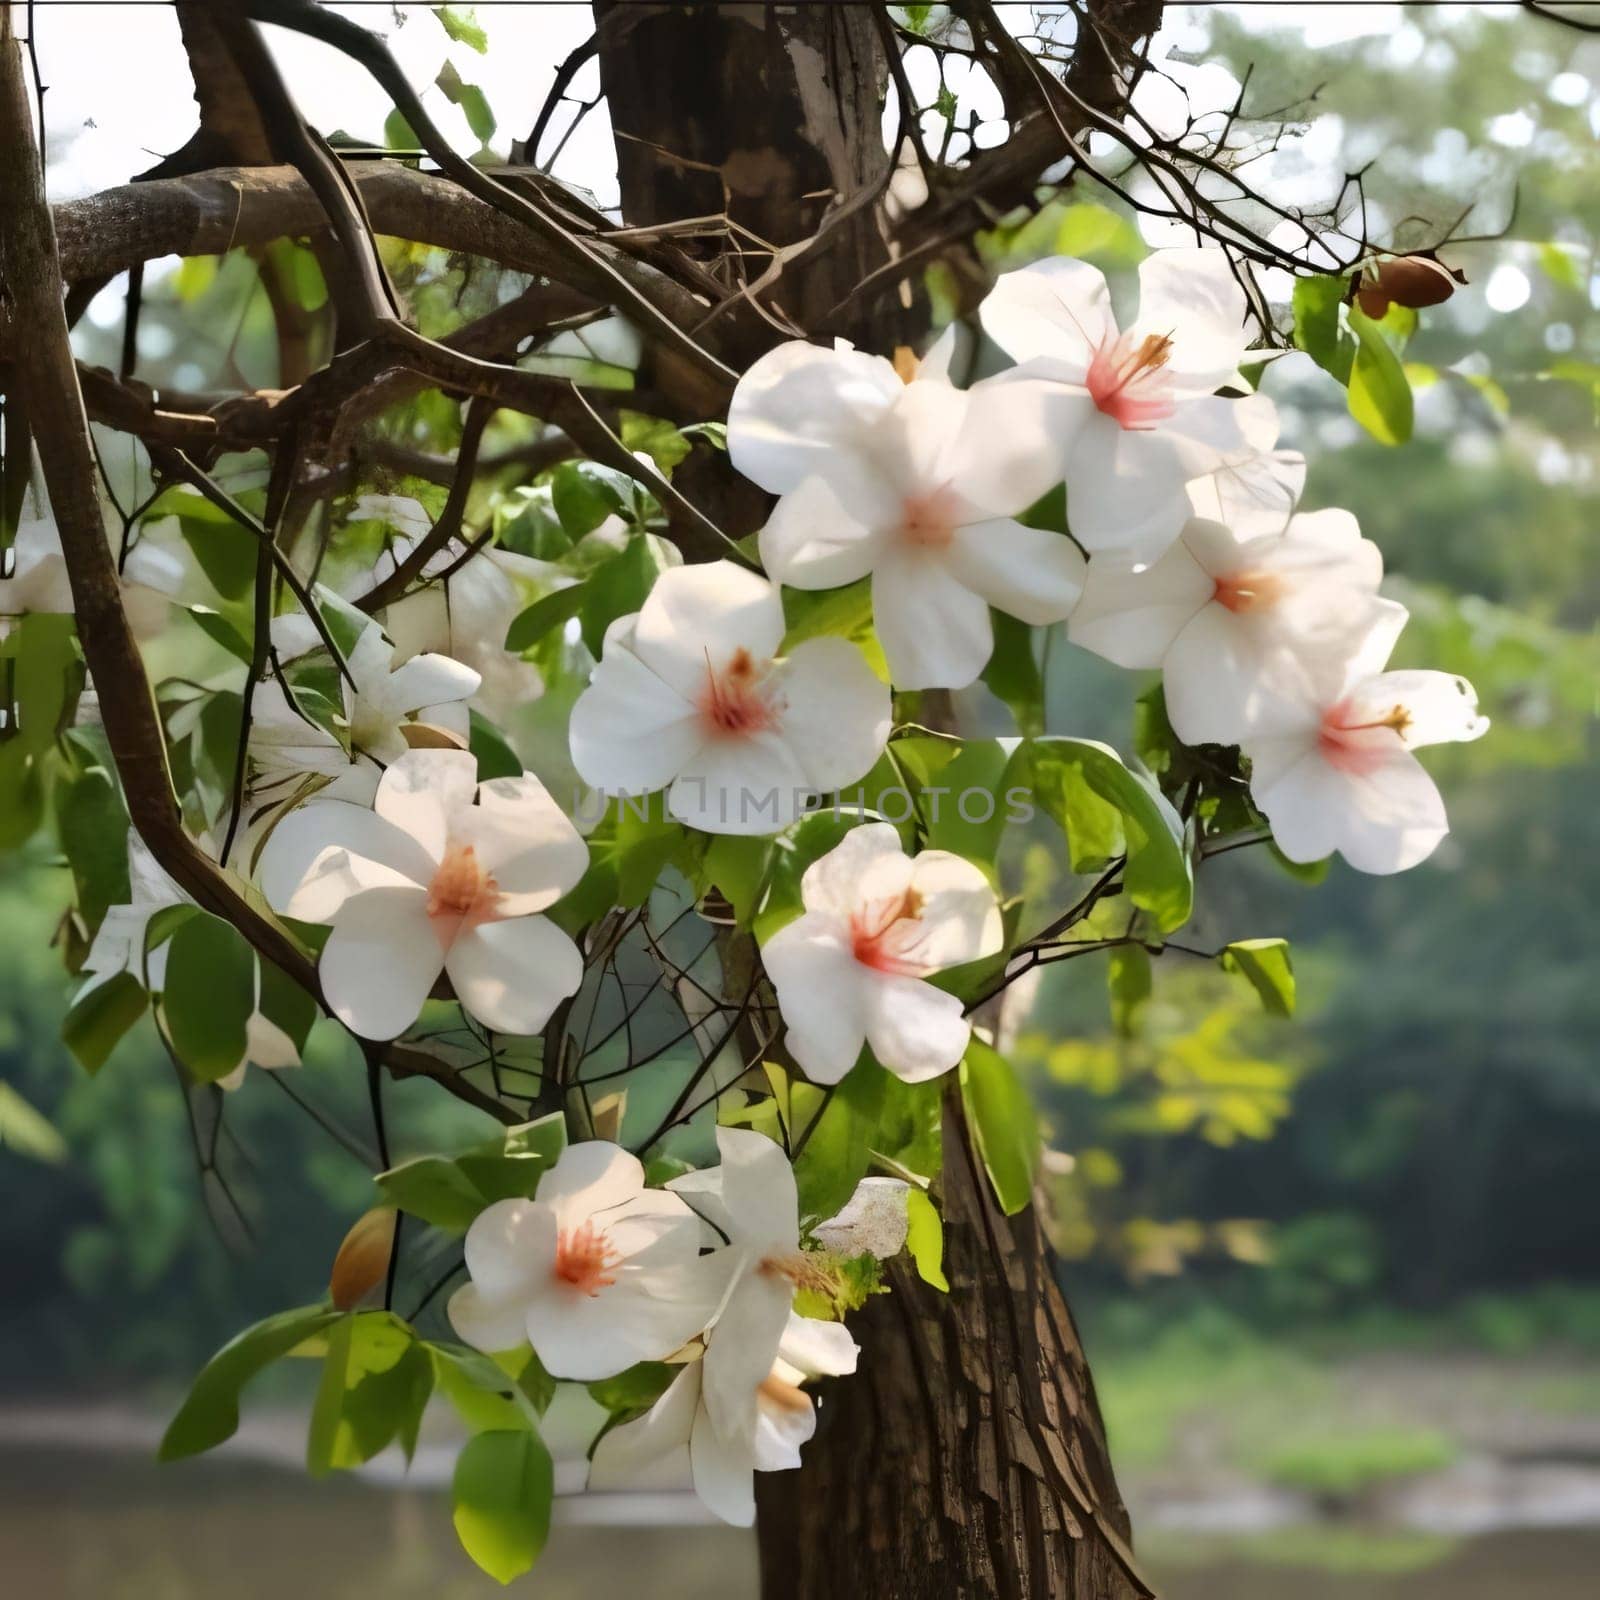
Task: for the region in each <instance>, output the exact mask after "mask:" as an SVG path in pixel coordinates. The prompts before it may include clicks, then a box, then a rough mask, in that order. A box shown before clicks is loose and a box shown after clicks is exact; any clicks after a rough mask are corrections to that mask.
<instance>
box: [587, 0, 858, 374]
mask: <svg viewBox="0 0 1600 1600" xmlns="http://www.w3.org/2000/svg"><path fill="white" fill-rule="evenodd" d="M594 11H595V20H596V24H597V28H598V36H599V59H600V85H601V88H602V89H603V90H604V92H605V97H606V105H607V107H608V109H609V110H610V113H611V125H612V127H613V129H614V130H615V132H616V135H617V166H618V172H617V176H618V181H619V183H620V185H621V191H622V212H623V217H624V219H625V220H626V222H627V223H628V225H629V226H630V227H641V226H650V225H652V224H666V223H676V222H683V221H685V220H687V219H691V218H694V219H702V226H701V227H699V228H698V229H697V230H696V231H692V232H691V231H686V232H679V233H674V234H672V235H670V236H669V237H671V238H672V239H674V240H675V241H676V242H677V243H678V244H680V245H681V246H682V247H683V248H684V249H685V250H686V251H687V253H689V254H690V255H692V256H694V257H696V258H697V259H700V260H702V261H705V262H706V263H707V264H708V266H712V267H713V268H714V270H717V271H718V273H719V275H721V276H723V277H724V278H725V280H726V281H727V282H728V283H729V285H730V286H735V285H737V284H738V283H739V282H740V281H741V278H742V279H743V280H744V281H750V280H754V279H756V278H758V277H760V276H761V275H762V273H764V272H765V271H766V270H767V268H768V266H769V256H768V250H769V247H770V248H777V249H783V248H785V247H790V246H795V245H799V244H802V243H803V242H804V241H806V240H808V239H810V238H811V237H812V235H814V234H815V233H816V232H817V229H818V227H819V225H821V224H822V222H823V218H824V215H825V213H827V212H828V210H829V207H830V205H833V206H835V217H834V218H833V219H832V221H831V222H830V226H829V231H828V235H827V242H826V245H825V247H823V248H819V249H817V250H815V251H813V252H810V253H808V254H805V255H803V256H800V257H799V258H798V259H795V260H794V261H792V262H786V263H785V265H784V268H783V271H782V273H781V274H780V277H779V280H778V281H777V282H776V283H774V284H773V285H772V286H771V288H770V291H769V293H768V295H767V297H766V298H767V299H768V302H769V303H770V304H771V305H772V306H773V307H774V308H776V309H778V310H780V311H781V312H782V313H783V314H785V315H787V316H788V317H789V318H790V319H792V321H793V322H794V323H795V324H797V326H798V328H801V329H815V328H818V327H820V326H821V325H822V324H823V322H824V321H825V320H826V319H827V316H828V313H829V312H830V310H831V309H832V308H833V307H834V306H835V305H836V304H837V303H838V302H839V301H841V300H842V299H843V298H844V297H845V295H847V294H848V293H849V292H850V290H851V289H853V288H854V287H855V285H856V284H857V283H858V282H859V281H860V280H861V279H862V278H863V277H865V276H866V274H867V273H868V272H870V271H871V270H872V269H873V268H874V267H876V266H879V265H881V264H882V263H883V262H884V261H885V260H886V259H887V250H886V247H885V245H884V242H883V239H882V237H881V235H880V234H879V232H878V228H877V224H876V222H875V220H874V213H873V207H872V206H871V205H870V204H866V203H864V202H865V200H866V198H867V196H868V195H871V194H875V193H876V192H877V191H878V190H879V189H880V188H881V186H882V185H883V184H884V183H885V182H886V181H887V178H888V173H889V155H888V152H887V151H886V150H885V148H884V142H883V136H882V128H881V124H882V116H883V103H884V92H885V85H886V84H887V81H888V64H887V59H886V57H885V56H884V53H883V43H882V39H881V36H880V34H879V31H878V26H877V24H876V22H875V21H874V19H873V12H872V9H871V8H870V7H868V6H861V5H829V4H823V5H749V4H747V5H704V4H702V5H667V4H662V5H651V4H640V3H637V0H597V3H596V5H595V7H594ZM852 199H859V200H860V201H862V202H863V203H861V204H859V205H858V206H857V208H856V209H854V210H851V211H849V212H848V214H847V215H845V216H843V218H842V219H841V218H839V217H838V214H837V213H838V211H839V210H841V209H843V206H844V205H845V204H848V202H850V201H851V200H852ZM723 218H725V219H726V225H724V224H723V223H721V222H720V221H719V220H718V219H723ZM746 252H747V253H746ZM745 326H746V327H747V328H748V329H749V334H748V337H749V338H752V339H754V340H755V341H758V342H756V344H755V347H754V348H753V349H751V350H745V351H740V350H737V349H733V350H725V351H724V353H725V354H726V355H727V356H728V357H729V359H731V360H734V361H735V362H736V363H737V362H738V361H740V360H745V361H748V360H749V359H750V358H751V357H753V356H754V355H757V354H759V353H760V351H761V350H762V349H764V348H765V347H766V346H767V345H769V344H771V343H773V342H774V340H775V339H776V338H778V337H781V333H780V332H779V331H778V330H775V329H774V328H772V327H770V326H767V325H764V324H762V323H761V321H760V319H757V318H748V319H745ZM724 331H725V333H726V334H731V333H732V332H733V330H731V329H729V330H724Z"/></svg>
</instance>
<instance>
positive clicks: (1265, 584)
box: [1211, 572, 1288, 616]
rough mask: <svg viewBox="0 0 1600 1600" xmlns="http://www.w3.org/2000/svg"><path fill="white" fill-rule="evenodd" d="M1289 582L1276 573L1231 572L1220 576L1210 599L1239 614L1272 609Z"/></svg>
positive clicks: (1244, 614) (1281, 596) (1243, 614)
mask: <svg viewBox="0 0 1600 1600" xmlns="http://www.w3.org/2000/svg"><path fill="white" fill-rule="evenodd" d="M1287 588H1288V585H1287V584H1286V583H1285V582H1284V580H1283V579H1282V578H1281V577H1279V576H1278V575H1277V574H1276V573H1271V572H1230V573H1226V574H1225V575H1224V576H1222V577H1220V578H1218V579H1217V585H1216V588H1215V589H1214V590H1213V591H1212V595H1211V598H1212V599H1213V600H1215V601H1216V602H1217V604H1218V605H1219V606H1225V607H1226V608H1227V609H1228V610H1229V611H1232V612H1233V613H1234V614H1235V615H1236V616H1246V615H1248V614H1249V613H1250V612H1252V611H1270V610H1271V609H1272V608H1273V606H1275V605H1277V603H1278V602H1279V601H1280V600H1281V599H1282V598H1283V596H1284V592H1285V591H1286V589H1287Z"/></svg>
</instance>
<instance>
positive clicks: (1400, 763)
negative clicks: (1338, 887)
mask: <svg viewBox="0 0 1600 1600" xmlns="http://www.w3.org/2000/svg"><path fill="white" fill-rule="evenodd" d="M1250 792H1251V797H1252V798H1253V799H1254V800H1255V803H1256V804H1257V806H1259V807H1260V809H1261V811H1262V813H1263V814H1264V815H1265V816H1266V818H1267V820H1268V821H1269V822H1270V823H1271V824H1272V836H1273V839H1274V840H1275V841H1276V843H1277V845H1278V848H1279V849H1280V850H1282V851H1283V853H1284V855H1286V856H1287V857H1288V858H1289V859H1290V860H1291V861H1320V860H1322V859H1323V857H1324V856H1327V855H1330V854H1332V853H1333V852H1334V851H1335V850H1337V851H1338V852H1339V854H1340V855H1342V856H1343V857H1344V858H1345V860H1346V861H1348V862H1349V863H1350V865H1351V866H1352V867H1354V868H1355V869H1356V870H1357V871H1358V872H1372V873H1391V872H1402V871H1404V870H1405V869H1406V868H1408V867H1414V866H1416V865H1417V863H1418V862H1420V861H1424V860H1426V859H1427V858H1428V857H1429V856H1430V855H1432V854H1433V852H1434V850H1435V849H1436V848H1437V846H1438V844H1439V841H1440V840H1441V839H1442V838H1444V836H1445V834H1446V833H1448V832H1449V822H1448V821H1447V819H1446V817H1445V811H1444V801H1443V800H1442V799H1441V798H1440V796H1439V791H1438V789H1437V788H1436V787H1435V786H1434V782H1433V779H1432V778H1430V777H1429V776H1428V774H1427V773H1426V772H1424V771H1423V769H1422V764H1421V762H1419V761H1418V760H1417V758H1416V757H1415V756H1413V755H1411V754H1410V753H1409V752H1408V751H1405V750H1396V751H1395V752H1394V753H1393V754H1392V755H1391V756H1389V757H1388V758H1387V759H1386V760H1384V761H1383V762H1382V763H1381V764H1379V765H1377V766H1375V767H1372V768H1371V769H1369V770H1367V771H1365V772H1362V773H1360V774H1354V773H1349V772H1344V771H1340V770H1339V769H1338V768H1336V767H1333V766H1331V765H1330V764H1329V763H1328V762H1326V761H1325V760H1323V758H1322V756H1321V755H1320V754H1319V753H1318V752H1317V751H1316V750H1314V749H1313V750H1310V751H1308V752H1306V753H1305V754H1304V755H1303V756H1301V758H1300V759H1299V760H1298V761H1295V762H1294V763H1293V764H1292V765H1290V766H1289V767H1288V768H1287V770H1285V771H1283V772H1282V773H1280V774H1276V775H1274V776H1273V777H1272V778H1271V780H1270V781H1267V780H1264V779H1263V778H1262V777H1261V776H1259V771H1258V775H1257V776H1256V777H1254V778H1253V780H1252V782H1251V786H1250Z"/></svg>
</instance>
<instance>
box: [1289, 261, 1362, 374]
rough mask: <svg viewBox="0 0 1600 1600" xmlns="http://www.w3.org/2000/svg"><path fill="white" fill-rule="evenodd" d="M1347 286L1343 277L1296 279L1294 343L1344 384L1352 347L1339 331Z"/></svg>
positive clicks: (1348, 370)
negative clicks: (1341, 309) (1340, 310)
mask: <svg viewBox="0 0 1600 1600" xmlns="http://www.w3.org/2000/svg"><path fill="white" fill-rule="evenodd" d="M1346 287H1347V285H1346V283H1345V280H1344V279H1343V278H1322V277H1317V278H1296V279H1295V281H1294V342H1295V344H1296V346H1298V348H1300V349H1301V350H1304V351H1305V353H1306V354H1307V355H1308V356H1310V357H1311V359H1312V360H1313V361H1315V362H1316V364H1317V365H1318V366H1319V367H1321V368H1322V370H1323V371H1324V372H1328V373H1331V374H1332V375H1333V376H1334V377H1335V378H1337V379H1338V380H1339V382H1340V383H1346V384H1347V383H1349V381H1350V364H1351V360H1352V358H1353V356H1354V354H1355V347H1354V345H1353V344H1352V343H1351V341H1350V340H1349V339H1348V338H1346V337H1345V336H1344V335H1343V334H1342V333H1341V332H1340V329H1339V307H1340V306H1341V305H1342V304H1343V303H1344V297H1345V290H1346Z"/></svg>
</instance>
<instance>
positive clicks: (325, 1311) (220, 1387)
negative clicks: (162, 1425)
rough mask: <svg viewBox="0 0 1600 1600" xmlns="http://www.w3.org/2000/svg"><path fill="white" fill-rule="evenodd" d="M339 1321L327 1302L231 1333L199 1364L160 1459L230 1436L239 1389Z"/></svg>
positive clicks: (282, 1313)
mask: <svg viewBox="0 0 1600 1600" xmlns="http://www.w3.org/2000/svg"><path fill="white" fill-rule="evenodd" d="M337 1321H339V1313H338V1312H337V1311H334V1310H331V1309H330V1308H329V1307H327V1306H301V1307H300V1308H299V1309H298V1310H295V1311H280V1312H278V1314H277V1315H276V1316H271V1317H268V1318H267V1319H266V1320H265V1321H264V1322H258V1323H257V1324H256V1325H255V1326H254V1327H253V1328H247V1329H245V1331H244V1332H243V1333H241V1334H237V1335H235V1337H234V1338H232V1339H230V1340H229V1341H228V1343H227V1344H225V1345H224V1346H223V1347H222V1348H221V1349H220V1350H219V1351H218V1352H217V1353H216V1354H215V1355H214V1356H212V1358H211V1359H210V1360H209V1361H208V1362H207V1363H206V1364H205V1366H204V1367H202V1368H201V1370H200V1375H199V1376H198V1377H197V1378H196V1379H195V1380H194V1385H193V1387H192V1388H191V1389H190V1390H189V1397H188V1398H187V1399H186V1400H185V1401H184V1402H183V1405H182V1406H181V1407H180V1408H179V1411H178V1414H177V1416H175V1417H174V1418H173V1419H172V1421H171V1423H169V1424H168V1427H167V1431H166V1434H165V1435H164V1436H163V1438H162V1440H161V1449H160V1451H159V1457H160V1459H161V1460H162V1461H176V1460H178V1459H180V1458H181V1457H183V1456H193V1455H199V1454H200V1453H201V1451H203V1450H211V1449H214V1448H215V1447H216V1446H217V1445H219V1444H221V1443H222V1442H223V1440H225V1439H230V1438H232V1437H233V1434H234V1430H235V1429H237V1428H238V1426H239V1393H240V1391H241V1390H242V1389H243V1388H244V1386H245V1385H246V1384H247V1383H248V1382H249V1381H250V1380H251V1379H252V1378H253V1377H255V1375H256V1374H257V1373H258V1372H260V1371H261V1370H262V1368H263V1367H266V1366H269V1365H271V1363H272V1362H274V1361H277V1360H279V1359H280V1358H281V1357H283V1356H286V1355H288V1354H289V1353H290V1352H291V1351H292V1350H294V1349H295V1347H296V1346H298V1345H301V1344H304V1343H305V1342H306V1340H308V1339H311V1338H314V1337H315V1336H316V1335H317V1334H319V1333H321V1332H322V1331H323V1329H324V1328H327V1327H330V1326H331V1325H332V1324H333V1323H335V1322H337Z"/></svg>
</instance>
